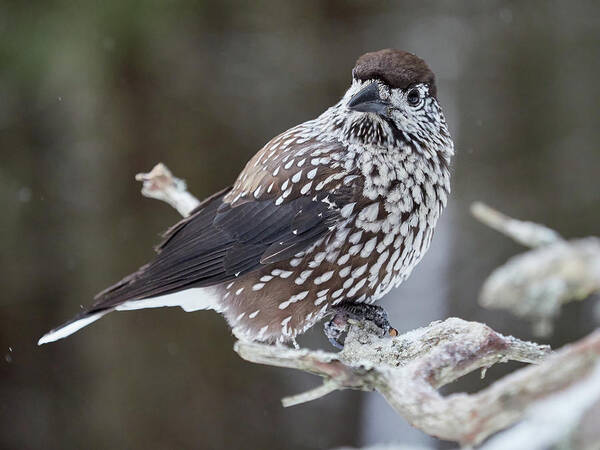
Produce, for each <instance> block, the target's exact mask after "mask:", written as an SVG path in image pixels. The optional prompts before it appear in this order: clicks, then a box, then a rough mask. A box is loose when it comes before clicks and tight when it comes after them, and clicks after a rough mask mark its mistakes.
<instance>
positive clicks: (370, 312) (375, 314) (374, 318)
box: [323, 302, 398, 349]
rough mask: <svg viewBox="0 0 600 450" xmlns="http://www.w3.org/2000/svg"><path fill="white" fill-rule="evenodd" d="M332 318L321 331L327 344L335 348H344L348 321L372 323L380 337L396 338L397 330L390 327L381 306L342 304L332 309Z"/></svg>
mask: <svg viewBox="0 0 600 450" xmlns="http://www.w3.org/2000/svg"><path fill="white" fill-rule="evenodd" d="M332 312H333V317H332V318H331V320H329V321H327V322H325V325H324V326H323V329H324V331H325V336H327V339H329V342H331V344H332V345H333V346H334V347H336V348H340V349H341V348H344V339H345V334H346V332H347V331H348V325H349V323H348V319H354V320H366V321H369V322H372V323H374V324H375V325H376V326H377V328H379V329H380V330H381V333H380V336H381V337H383V336H385V335H386V334H389V335H390V336H397V335H398V330H396V329H395V328H393V327H392V326H391V325H390V322H389V320H388V315H387V312H385V309H383V308H382V307H381V306H377V305H367V304H365V303H352V302H342V303H340V304H339V305H337V306H334V307H333V308H332Z"/></svg>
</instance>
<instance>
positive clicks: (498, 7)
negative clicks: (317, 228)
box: [0, 0, 600, 449]
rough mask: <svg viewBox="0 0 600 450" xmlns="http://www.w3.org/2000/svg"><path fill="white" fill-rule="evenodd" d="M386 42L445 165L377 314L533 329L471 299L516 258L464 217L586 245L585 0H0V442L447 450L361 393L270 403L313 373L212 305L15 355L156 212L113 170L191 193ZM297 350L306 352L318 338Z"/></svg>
mask: <svg viewBox="0 0 600 450" xmlns="http://www.w3.org/2000/svg"><path fill="white" fill-rule="evenodd" d="M386 47H395V48H401V49H405V50H409V51H412V52H414V53H416V54H418V55H419V56H421V57H423V58H424V59H425V60H426V61H427V62H428V63H429V65H430V66H431V67H432V69H433V70H434V72H435V73H436V74H437V80H438V86H439V87H438V91H439V99H440V101H441V103H442V105H443V107H444V110H445V113H446V116H447V120H448V123H449V126H450V129H451V131H452V133H453V136H454V138H455V144H456V158H455V160H454V174H453V194H452V200H451V202H450V204H449V207H448V209H447V211H446V213H445V215H444V217H443V220H442V221H441V223H440V225H439V226H438V231H437V234H436V237H435V238H434V241H433V245H432V248H431V251H430V252H429V254H428V255H427V256H426V257H425V258H424V260H423V262H422V264H421V265H419V266H418V267H417V268H416V270H415V271H414V274H413V276H412V277H411V278H410V279H409V281H408V282H406V283H405V284H404V285H403V286H401V287H400V289H397V290H394V291H392V292H391V293H390V294H389V295H388V296H387V297H386V298H385V299H384V300H383V301H382V303H381V304H382V305H383V306H384V307H385V308H386V309H387V310H388V311H389V313H390V316H391V321H392V324H393V325H394V326H396V327H397V328H398V329H400V330H401V331H406V330H409V329H412V328H416V327H418V326H422V325H425V324H427V323H428V322H430V321H432V320H437V319H443V318H446V317H448V316H459V317H462V318H464V319H468V320H478V321H483V322H486V323H488V324H489V325H490V326H492V327H493V328H494V329H496V330H497V331H500V332H502V333H505V334H513V335H515V336H518V337H520V338H524V339H533V336H532V335H531V327H530V326H529V324H528V323H526V322H524V321H521V320H518V319H515V318H514V317H513V316H511V315H510V314H508V313H505V312H502V311H486V310H483V309H482V308H481V307H479V306H478V304H477V295H478V291H479V288H480V287H481V284H482V282H483V280H484V279H485V277H486V276H487V275H488V274H489V272H490V271H491V270H492V269H494V268H495V267H497V266H498V265H500V264H501V263H503V262H504V261H506V259H507V258H508V257H509V256H511V255H513V254H515V253H517V252H520V251H522V249H521V248H520V247H518V246H517V245H516V244H514V243H513V242H512V241H510V240H508V239H507V238H505V237H503V236H501V235H499V234H497V233H495V232H493V231H491V230H489V229H487V228H485V227H484V226H482V225H481V224H479V223H477V222H476V221H475V220H473V219H472V218H471V217H470V215H469V213H468V207H469V204H470V203H471V202H472V201H474V200H482V201H486V202H488V203H489V204H491V205H492V206H495V207H497V208H499V209H500V210H501V211H504V212H506V213H508V214H510V215H513V216H515V217H520V218H524V219H529V220H534V221H538V222H542V223H545V224H546V225H548V226H550V227H552V228H554V229H556V230H558V231H560V232H561V233H562V234H563V235H564V236H566V237H576V236H585V235H590V234H598V232H599V227H598V223H600V207H599V206H600V188H599V185H598V180H599V178H600V146H599V145H598V141H599V140H600V120H599V117H600V116H599V114H598V105H599V104H600V85H599V83H598V80H599V79H600V58H599V55H600V6H599V5H598V3H597V2H593V1H589V2H584V1H582V2H546V1H544V2H516V1H515V2H502V1H480V2H428V1H424V2H389V1H385V2H384V1H322V2H315V1H303V2H298V1H289V2H287V1H286V2H283V1H282V2H276V3H275V2H264V1H255V2H232V1H221V2H207V1H184V0H172V1H164V2H139V1H132V0H105V1H103V2H73V1H48V2H12V1H7V0H2V1H1V3H0V211H1V213H0V231H1V233H0V267H1V269H2V270H1V271H0V283H1V286H2V293H1V294H0V325H1V326H0V357H1V359H0V447H1V448H19V449H29V448H32V449H33V448H47V449H58V448H61V449H66V448H98V449H109V448H110V449H112V448H148V449H149V448H269V449H270V448H274V449H275V448H293V449H324V448H330V447H336V446H341V445H350V446H360V445H367V444H374V443H379V442H400V443H413V444H422V445H432V446H439V447H440V448H446V447H447V446H448V445H447V443H441V442H439V441H434V440H433V439H430V438H428V437H426V436H425V435H424V434H422V433H420V432H418V431H416V430H413V429H412V428H410V427H409V426H408V425H406V424H405V422H404V421H403V419H402V418H400V417H398V416H397V415H396V414H395V413H394V412H393V411H392V410H391V408H389V407H388V406H387V405H386V404H385V403H384V401H383V400H381V399H380V398H379V397H378V396H377V395H375V394H370V393H358V392H338V393H334V394H331V395H329V396H327V397H325V398H323V399H320V400H318V401H315V402H311V403H309V404H306V405H302V406H297V407H294V408H290V409H283V408H282V407H281V404H280V398H281V397H282V396H285V395H289V394H294V393H297V392H299V391H301V390H303V389H306V388H309V387H312V386H315V385H316V384H317V383H318V382H319V380H318V379H317V378H313V377H311V376H310V375H307V374H298V373H294V372H290V371H286V370H283V369H276V368H272V367H262V366H257V365H251V364H249V363H246V362H244V361H242V360H241V359H240V358H239V357H238V356H237V355H236V354H235V353H234V352H233V351H232V344H233V338H232V336H231V335H230V332H229V329H228V327H227V326H226V324H225V322H224V320H222V319H221V318H220V317H219V316H217V315H216V314H214V313H212V312H197V313H191V314H189V313H184V312H183V311H182V310H180V309H178V308H171V309H161V310H146V311H136V312H132V313H118V314H112V315H110V316H109V317H107V318H105V319H103V320H101V321H99V322H98V323H96V324H94V325H93V326H91V327H89V328H86V329H85V330H83V331H82V332H80V333H78V334H76V335H74V336H72V337H71V338H70V339H67V340H64V341H60V342H58V343H56V344H50V345H47V346H44V347H41V348H38V347H37V346H36V341H37V339H38V338H39V337H40V336H41V335H42V334H43V333H44V332H46V331H47V330H48V329H50V328H52V327H53V326H55V325H57V324H59V323H60V322H62V321H64V320H65V319H67V318H69V317H71V316H72V315H73V314H74V313H76V312H77V311H78V310H79V308H80V305H87V304H89V303H90V302H91V299H92V296H93V295H94V294H95V293H96V292H98V291H100V290H101V289H103V288H105V287H106V286H108V285H109V284H112V283H113V282H114V281H116V280H118V279H120V278H121V277H122V276H123V275H124V274H126V273H129V272H131V271H132V270H134V269H136V268H137V267H138V266H140V265H141V264H142V263H144V262H145V261H146V260H147V259H149V258H150V257H151V256H152V247H153V245H154V244H156V243H157V242H158V237H159V233H160V232H161V231H163V230H165V229H166V228H167V227H168V226H170V225H171V224H173V223H174V222H175V221H177V220H178V219H179V217H178V215H177V213H176V212H175V211H174V210H173V209H171V208H170V207H169V206H167V205H166V204H162V203H159V202H157V201H155V200H149V199H145V198H142V197H141V196H140V194H139V189H140V186H139V185H138V184H137V183H136V182H135V181H134V179H133V177H134V174H135V173H137V172H141V171H147V170H149V169H150V168H151V167H152V166H153V165H154V164H155V163H157V162H159V161H162V162H164V163H165V164H167V165H168V166H169V167H170V168H171V169H172V170H173V172H174V173H175V175H177V176H179V177H182V178H185V179H186V180H187V181H188V186H189V188H190V190H191V191H192V192H193V193H194V194H196V195H197V196H198V197H205V196H207V195H209V194H211V193H212V192H214V191H216V190H218V189H220V188H222V187H224V186H226V185H228V184H230V183H231V182H232V181H233V180H234V179H235V177H236V175H237V174H238V173H239V171H240V170H241V169H242V167H243V166H244V164H245V162H246V161H247V160H248V159H249V158H250V157H251V156H252V155H253V154H254V153H255V152H256V151H257V150H258V149H259V148H260V147H261V146H262V145H263V144H264V143H265V142H266V141H268V140H269V139H270V138H271V137H273V136H274V135H276V134H278V133H280V132H281V131H283V130H285V129H287V128H289V127H291V126H293V125H295V124H297V123H300V122H302V121H305V120H308V119H311V118H314V117H315V116H317V115H318V114H320V113H321V112H322V111H323V110H324V109H326V108H327V107H328V106H330V105H332V104H333V103H334V102H336V101H337V100H338V98H339V97H340V96H341V95H342V94H343V92H344V90H345V89H346V88H347V86H348V84H349V82H350V75H351V74H350V73H351V69H352V67H353V65H354V61H355V60H356V58H357V57H358V56H360V55H361V54H362V53H364V52H366V51H371V50H377V49H380V48H386ZM593 310H594V302H581V303H579V302H576V304H570V305H569V306H567V307H566V308H565V309H564V311H563V314H562V316H561V319H560V320H559V321H558V322H557V323H556V330H555V333H554V335H553V336H552V337H551V338H549V339H548V340H541V341H542V342H548V343H550V344H552V346H554V347H558V346H561V345H564V344H565V343H567V342H570V341H573V340H575V339H577V338H580V337H582V336H583V335H585V334H587V333H588V332H589V331H591V330H592V329H593V328H594V315H593ZM538 340H539V339H538ZM301 345H306V346H312V347H318V346H322V347H323V348H328V344H327V343H326V341H325V340H324V339H323V338H322V336H321V329H320V326H318V327H315V329H314V330H312V332H311V333H310V334H309V335H308V336H307V337H305V338H303V339H302V340H301ZM515 367H517V365H509V364H506V365H501V366H495V367H494V368H492V369H491V370H490V371H488V375H487V377H486V379H485V380H483V381H481V380H479V374H474V375H473V376H470V377H467V378H465V379H464V380H461V381H460V382H458V383H456V384H455V385H453V386H451V389H448V390H447V391H448V392H449V391H453V390H454V391H456V390H462V391H474V390H477V389H480V388H481V387H482V386H484V385H486V384H488V383H490V382H492V381H493V380H494V379H495V378H497V377H499V376H502V375H503V374H504V373H506V372H507V371H510V370H514V368H515Z"/></svg>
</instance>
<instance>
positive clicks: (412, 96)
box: [406, 89, 421, 106]
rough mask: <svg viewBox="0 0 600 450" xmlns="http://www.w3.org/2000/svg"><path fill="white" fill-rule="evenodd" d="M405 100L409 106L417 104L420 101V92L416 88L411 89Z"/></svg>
mask: <svg viewBox="0 0 600 450" xmlns="http://www.w3.org/2000/svg"><path fill="white" fill-rule="evenodd" d="M406 101H408V104H409V105H411V106H417V105H418V104H419V102H420V101H421V94H420V93H419V90H418V89H411V90H410V91H409V92H408V95H407V96H406Z"/></svg>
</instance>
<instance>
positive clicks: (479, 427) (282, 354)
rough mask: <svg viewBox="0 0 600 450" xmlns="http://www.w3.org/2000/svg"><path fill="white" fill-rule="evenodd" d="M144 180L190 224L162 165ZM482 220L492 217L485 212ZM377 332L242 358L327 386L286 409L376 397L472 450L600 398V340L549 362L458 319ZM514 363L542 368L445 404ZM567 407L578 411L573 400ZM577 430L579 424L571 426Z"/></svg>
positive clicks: (542, 354) (148, 190)
mask: <svg viewBox="0 0 600 450" xmlns="http://www.w3.org/2000/svg"><path fill="white" fill-rule="evenodd" d="M136 178H137V179H138V180H141V181H143V182H144V188H143V190H142V193H143V194H144V195H145V196H147V197H151V198H156V199H159V200H162V201H165V202H167V203H169V204H170V205H171V206H173V207H174V208H176V209H177V210H178V211H179V212H180V213H181V214H182V215H183V216H184V217H185V216H187V215H188V214H189V213H190V211H191V210H192V209H193V208H194V207H195V206H196V205H198V203H199V202H198V200H197V199H196V198H195V197H194V196H192V195H191V194H189V193H188V192H187V191H186V189H185V184H184V183H183V182H182V181H181V180H178V179H176V178H174V177H173V176H172V175H171V173H170V172H169V171H168V169H167V168H166V167H165V166H163V165H162V164H159V165H157V166H156V167H155V168H154V169H153V170H152V172H150V173H149V174H140V175H138V176H137V177H136ZM481 211H485V209H483V210H482V209H481V208H480V209H479V212H480V213H481ZM488 213H489V211H488ZM485 215H486V212H483V216H485ZM489 217H492V219H490V222H489V223H493V224H494V226H495V227H496V228H497V229H501V230H503V232H506V233H507V234H509V235H511V236H513V237H515V236H519V238H518V239H520V242H526V243H528V244H527V245H530V246H534V247H535V246H540V245H542V244H544V243H545V244H552V245H567V244H566V243H564V241H562V240H561V239H560V237H559V236H558V235H555V236H554V237H553V235H552V233H548V232H546V231H543V230H544V228H536V226H533V227H532V226H531V224H528V225H526V226H525V227H524V228H523V227H522V226H521V225H523V223H519V224H520V225H519V224H516V225H515V223H514V222H513V223H512V225H510V226H506V225H507V223H510V220H512V219H508V218H506V217H502V216H498V215H496V216H494V215H493V214H492V215H491V216H490V215H489V214H488V218H489ZM506 220H509V222H506ZM515 227H516V228H515ZM515 230H516V231H515ZM527 230H530V231H527ZM531 230H534V231H535V230H538V231H540V230H541V231H542V232H543V233H542V234H543V235H544V236H545V237H542V238H538V239H537V240H536V238H535V237H534V236H532V233H533V234H535V233H534V232H532V231H531ZM546 230H547V229H546ZM550 231H551V230H550ZM552 245H545V246H543V247H542V248H540V249H538V250H539V251H541V250H543V249H548V248H550V247H552ZM596 245H597V242H596ZM574 271H575V272H578V270H574ZM514 295H519V292H516V293H515V294H514ZM373 327H374V326H373V325H372V324H370V323H364V322H361V323H356V322H352V321H351V323H350V328H349V331H348V336H347V338H346V342H345V347H344V350H343V351H342V352H340V353H328V352H323V351H319V350H307V349H298V350H296V349H290V348H286V347H278V346H269V345H264V344H258V343H251V342H242V341H238V342H236V344H235V350H236V351H237V352H238V353H239V355H240V356H241V357H242V358H244V359H246V360H248V361H251V362H255V363H260V364H267V365H273V366H278V367H287V368H294V369H298V370H303V371H307V372H310V373H313V374H315V375H319V376H321V377H323V378H324V379H325V380H324V383H323V384H322V385H321V386H319V387H317V388H316V389H313V390H310V391H308V392H305V393H302V394H298V395H295V396H292V397H288V398H286V399H283V403H284V406H292V405H295V404H299V403H304V402H308V401H311V400H314V399H316V398H319V397H322V396H324V395H326V394H328V393H329V392H332V391H334V390H337V389H360V390H376V391H378V392H379V393H380V394H381V395H383V396H384V397H385V398H386V400H387V401H388V402H389V403H390V404H391V405H392V407H393V408H394V409H395V410H396V411H397V412H398V413H399V414H400V415H402V416H403V417H405V418H406V419H407V420H408V421H409V422H410V423H411V424H413V425H414V426H415V427H418V428H420V429H422V430H423V431H425V432H426V433H428V434H431V435H433V436H437V437H440V438H442V439H448V440H453V441H456V442H460V443H461V444H464V445H475V444H477V443H479V442H481V441H482V440H484V439H485V438H486V437H488V436H490V435H491V434H492V433H495V432H496V431H498V430H501V429H504V428H506V427H508V426H509V425H511V424H513V423H515V422H517V421H518V420H519V419H521V418H522V417H523V415H524V414H525V412H524V411H525V410H527V408H528V407H529V406H531V405H535V404H536V402H539V401H540V400H545V399H548V401H549V402H551V401H552V399H556V398H559V397H556V396H555V394H556V392H559V391H561V390H564V392H565V393H569V392H581V389H579V390H578V389H577V387H576V383H582V384H581V386H584V388H585V389H584V390H585V392H588V393H590V392H593V393H594V396H596V393H597V391H600V389H598V386H597V384H589V383H597V382H598V377H597V376H596V375H595V374H596V372H598V369H596V371H593V370H594V367H597V365H598V361H599V360H600V331H596V332H595V333H592V334H591V335H590V336H588V337H587V338H585V339H582V340H581V341H579V342H578V343H576V344H573V345H571V346H567V347H565V348H563V349H561V350H560V351H558V352H556V353H554V354H552V355H550V356H547V354H548V352H549V348H548V347H547V346H540V345H537V344H534V343H531V342H523V341H520V340H518V339H516V338H513V337H511V336H503V335H501V334H499V333H496V332H495V331H493V330H492V329H490V328H489V327H487V326H486V325H483V324H480V323H476V322H466V321H464V320H461V319H456V318H450V319H447V320H445V321H443V322H434V323H432V324H430V325H429V326H427V327H424V328H420V329H417V330H414V331H411V332H409V333H406V334H404V335H401V336H397V337H395V338H391V337H387V338H383V339H382V338H380V337H379V333H378V330H375V329H374V328H373ZM508 360H516V361H523V362H529V363H540V364H539V365H537V366H530V367H527V368H524V369H521V370H518V371H516V372H514V373H513V374H511V375H509V376H506V377H504V378H502V379H501V380H499V381H497V382H496V383H494V384H492V385H491V386H490V387H488V388H486V389H484V390H482V391H480V392H478V393H475V394H464V393H462V394H453V395H450V396H447V397H442V396H441V395H440V393H439V392H438V389H439V388H440V387H442V386H444V385H446V384H448V383H451V382H452V381H454V380H456V379H457V378H460V377H461V376H463V375H465V374H467V373H469V372H472V371H474V370H478V369H482V374H483V373H484V372H485V369H487V368H488V367H490V366H491V365H493V364H495V363H497V362H504V361H508ZM590 374H591V375H590ZM586 377H589V378H586ZM590 380H591V381H590ZM585 383H588V384H585ZM590 386H591V387H590ZM564 398H566V399H567V400H565V401H570V402H572V403H577V402H575V401H574V400H573V397H564ZM564 398H563V400H564ZM595 399H597V396H596V397H594V400H595ZM579 400H581V398H579ZM590 403H591V400H589V401H579V402H578V403H577V408H578V409H577V411H579V415H577V414H575V415H573V416H572V417H575V418H578V419H581V417H583V414H584V412H582V411H584V409H583V406H586V407H587V406H589V404H590ZM537 404H539V403H537ZM548 404H550V403H548ZM582 405H583V406H582ZM568 406H569V405H567V407H568ZM570 407H572V405H570ZM527 414H528V415H527V417H528V418H531V417H534V416H532V415H531V414H532V413H531V410H529V412H528V413H527ZM574 422H576V420H574V419H573V420H572V421H571V422H570V423H574ZM550 426H552V425H550ZM515 430H517V428H515ZM512 431H513V430H511V431H509V432H512ZM509 432H507V433H509ZM499 438H500V437H499ZM499 442H502V441H499ZM504 442H507V441H504ZM544 442H546V443H547V442H548V441H544ZM553 442H556V440H555V441H553ZM493 448H498V447H493ZM530 448H533V447H530Z"/></svg>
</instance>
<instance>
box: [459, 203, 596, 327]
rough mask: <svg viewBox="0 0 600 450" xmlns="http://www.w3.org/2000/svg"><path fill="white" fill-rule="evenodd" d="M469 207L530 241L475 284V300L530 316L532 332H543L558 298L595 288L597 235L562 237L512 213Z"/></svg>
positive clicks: (477, 205) (578, 296) (513, 235)
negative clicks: (478, 289)
mask: <svg viewBox="0 0 600 450" xmlns="http://www.w3.org/2000/svg"><path fill="white" fill-rule="evenodd" d="M471 212H472V214H473V215H474V216H475V217H476V218H477V219H478V220H480V221H481V222H483V223H484V224H486V225H488V226H490V227H492V228H494V229H495V230H498V231H500V232H501V233H503V234H506V235H507V236H509V237H511V238H512V239H514V240H515V241H517V242H519V243H521V244H523V245H526V246H528V247H533V250H529V251H527V252H525V253H521V254H519V255H517V256H514V257H512V258H511V259H509V260H508V261H507V262H506V264H504V265H502V266H500V267H498V268H496V269H495V270H494V271H493V272H492V273H491V275H490V276H489V277H488V279H487V280H486V281H485V283H484V285H483V287H482V289H481V293H480V298H479V303H480V304H481V306H483V307H485V308H489V309H506V310H509V311H510V312H512V313H513V314H515V315H516V316H518V317H523V318H526V319H529V320H530V321H532V322H533V325H534V333H535V334H536V335H537V336H548V335H550V334H551V333H552V328H553V326H552V321H553V319H555V318H556V317H557V316H558V315H559V313H560V308H561V306H562V305H563V304H565V303H568V302H571V301H574V300H583V299H585V298H587V297H589V296H590V295H591V294H593V293H595V292H599V291H600V238H597V237H593V236H592V237H586V238H582V239H573V240H564V239H562V238H561V237H560V235H559V234H558V233H557V232H556V231H554V230H551V229H549V228H547V227H545V226H544V225H540V224H536V223H533V222H523V221H520V220H516V219H512V218H510V217H508V216H505V215H504V214H502V213H500V212H498V211H496V210H494V209H492V208H490V207H489V206H486V205H484V204H482V203H475V204H473V205H472V207H471Z"/></svg>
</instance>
